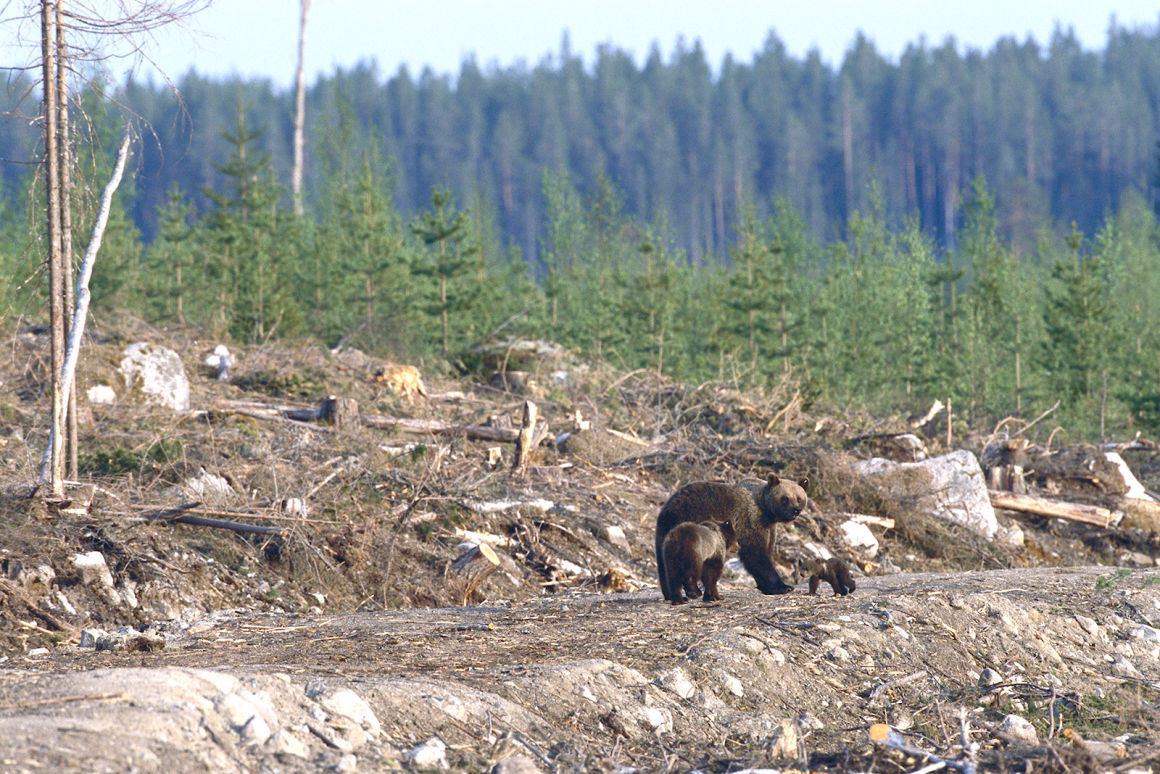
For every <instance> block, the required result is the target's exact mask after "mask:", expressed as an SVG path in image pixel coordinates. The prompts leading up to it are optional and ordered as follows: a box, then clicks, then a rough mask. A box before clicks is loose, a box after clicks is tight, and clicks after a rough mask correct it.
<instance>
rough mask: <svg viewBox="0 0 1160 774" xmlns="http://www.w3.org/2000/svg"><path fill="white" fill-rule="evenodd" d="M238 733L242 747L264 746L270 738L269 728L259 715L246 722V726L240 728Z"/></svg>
mask: <svg viewBox="0 0 1160 774" xmlns="http://www.w3.org/2000/svg"><path fill="white" fill-rule="evenodd" d="M240 733H241V736H242V744H244V745H247V746H249V745H258V744H265V743H266V740H267V739H269V738H270V726H269V724H268V723H266V721H265V720H263V719H262V716H261V715H254V716H253V717H251V718H250V719H249V721H247V722H246V725H244V726H242V730H241V732H240Z"/></svg>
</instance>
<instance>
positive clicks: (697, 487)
mask: <svg viewBox="0 0 1160 774" xmlns="http://www.w3.org/2000/svg"><path fill="white" fill-rule="evenodd" d="M807 483H809V482H808V479H804V478H803V479H802V480H801V481H798V482H797V483H795V482H793V481H790V480H789V479H787V478H778V477H777V476H776V475H772V474H771V475H770V477H769V480H768V481H767V482H766V483H765V484H764V485H762V486H761V487H760V488H754V489H750V488H749V487H748V486H746V485H745V484H727V483H723V482H719V481H696V482H693V483H691V484H685V485H684V486H683V487H681V488H680V489H678V490H677V491H676V492H674V493H673V495H672V496H671V497H670V498H669V499H668V501H667V502H666V503H665V504H664V505H663V506H662V507H661V511H660V513H659V514H657V528H656V554H657V576H658V577H659V579H660V583H661V591H662V592H663V593H664V595H665V599H671V591H670V589H669V583H668V579H667V576H666V574H665V558H664V551H663V548H664V542H665V538H666V537H667V536H668V534H669V532H670V531H672V529H673V528H674V527H676V526H677V525H678V524H681V523H682V522H686V521H694V522H705V521H716V522H723V521H726V522H729V523H730V524H732V525H733V530H734V532H735V533H736V535H737V544H738V558H740V559H741V563H742V564H743V565H744V566H745V569H746V570H747V571H748V572H749V574H750V575H752V576H753V579H754V580H755V581H757V588H758V589H760V590H761V592H762V593H763V594H784V593H786V592H787V591H790V590H791V589H792V588H793V586H790V585H788V584H787V583H786V582H785V581H784V580H782V579H781V576H780V575H778V573H777V570H776V569H774V566H773V557H771V556H770V548H771V545H772V537H773V525H775V524H777V523H778V522H786V521H793V520H794V519H796V518H797V517H798V515H800V514H801V512H802V509H804V508H805V507H806V504H807V503H808V502H809V498H808V497H807V496H806V489H805V488H806V484H807Z"/></svg>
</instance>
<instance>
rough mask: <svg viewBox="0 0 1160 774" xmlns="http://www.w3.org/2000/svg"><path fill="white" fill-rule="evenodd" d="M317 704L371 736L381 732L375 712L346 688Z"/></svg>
mask: <svg viewBox="0 0 1160 774" xmlns="http://www.w3.org/2000/svg"><path fill="white" fill-rule="evenodd" d="M319 704H321V705H322V706H323V707H324V708H325V709H326V710H327V711H328V712H331V713H333V714H335V715H343V716H344V717H348V718H350V719H351V720H353V721H354V722H355V723H358V724H359V725H360V726H361V727H362V728H363V730H364V731H366V732H367V733H368V734H370V735H371V736H378V735H379V734H380V733H381V732H382V730H383V729H382V726H381V725H379V719H378V718H377V717H375V712H374V710H372V709H371V707H370V705H369V704H367V703H366V702H365V701H363V698H362V697H361V696H359V695H358V694H357V693H355V692H354V691H352V690H350V689H348V688H343V689H341V690H338V691H335V692H334V693H332V694H329V695H328V696H326V697H324V698H323V699H322V700H321V701H320V702H319ZM436 741H438V740H436ZM440 744H442V742H440Z"/></svg>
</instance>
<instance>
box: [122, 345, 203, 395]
mask: <svg viewBox="0 0 1160 774" xmlns="http://www.w3.org/2000/svg"><path fill="white" fill-rule="evenodd" d="M121 375H122V376H123V377H124V378H125V387H126V388H128V390H129V393H130V394H131V395H141V396H143V397H144V399H145V401H146V402H149V403H154V404H157V405H160V406H166V407H168V408H171V409H173V410H174V411H188V410H189V377H188V376H186V374H185V366H184V365H182V363H181V357H180V356H179V355H178V354H177V353H176V352H174V351H173V350H171V349H166V348H165V347H159V346H155V345H153V344H150V343H149V342H146V341H139V342H137V343H136V344H130V345H129V346H128V347H126V348H125V351H124V353H123V357H122V359H121Z"/></svg>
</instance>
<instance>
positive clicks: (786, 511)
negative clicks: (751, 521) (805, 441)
mask: <svg viewBox="0 0 1160 774" xmlns="http://www.w3.org/2000/svg"><path fill="white" fill-rule="evenodd" d="M809 482H810V480H809V479H808V478H803V479H802V480H800V481H798V482H796V483H795V482H793V481H790V480H789V479H788V478H778V477H777V474H774V473H771V474H770V475H769V481H768V482H767V483H766V484H765V486H763V487H762V488H761V491H760V492H759V493H758V497H757V505H758V507H759V508H760V509H761V522H762V523H763V524H765V525H766V526H769V525H771V524H776V523H777V522H779V521H793V520H794V519H796V518H797V517H798V516H800V515H801V512H802V511H803V510H804V509H805V507H806V505H807V504H808V503H809V501H810V498H809V497H808V496H807V495H806V486H807V485H808V484H809Z"/></svg>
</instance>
